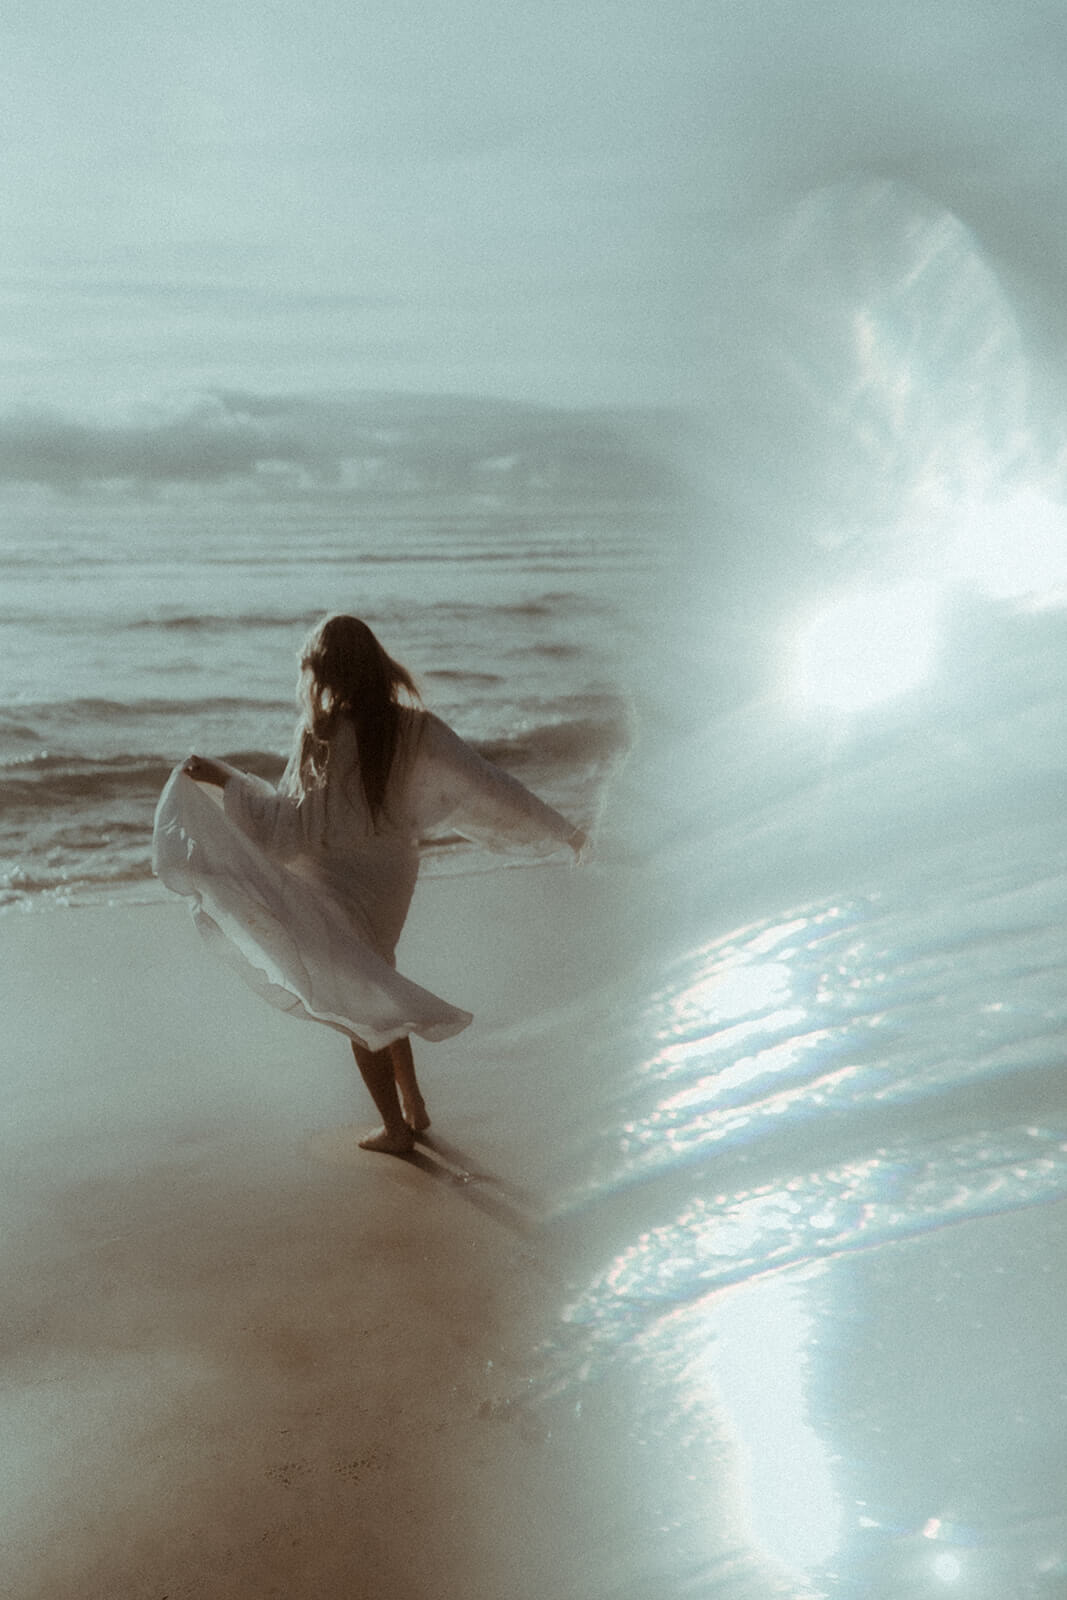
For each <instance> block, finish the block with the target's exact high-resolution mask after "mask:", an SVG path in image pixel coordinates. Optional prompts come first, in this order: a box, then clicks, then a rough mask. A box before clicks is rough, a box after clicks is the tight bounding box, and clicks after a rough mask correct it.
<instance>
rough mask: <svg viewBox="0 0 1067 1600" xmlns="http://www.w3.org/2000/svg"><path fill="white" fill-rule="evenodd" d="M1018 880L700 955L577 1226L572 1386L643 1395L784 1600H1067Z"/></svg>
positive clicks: (1043, 951) (687, 964) (1043, 968)
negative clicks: (582, 1271) (733, 1515)
mask: <svg viewBox="0 0 1067 1600" xmlns="http://www.w3.org/2000/svg"><path fill="white" fill-rule="evenodd" d="M942 865H943V869H944V870H945V871H946V873H947V872H949V871H950V868H949V867H948V866H947V864H944V863H943V864H942ZM1004 865H1005V864H1004V861H1003V860H1002V859H1001V860H996V861H993V862H991V863H990V864H989V866H988V869H987V871H986V872H985V874H984V875H983V874H978V875H976V878H975V881H973V882H972V883H971V885H970V886H969V889H968V891H967V892H966V894H964V893H963V892H962V891H960V889H959V887H958V885H957V886H955V888H954V892H953V893H952V894H948V893H943V892H942V891H943V890H945V889H946V888H947V886H948V879H946V880H945V881H944V882H941V883H939V882H938V871H937V868H936V866H935V865H933V864H931V867H930V877H929V881H928V882H927V885H926V891H927V892H926V893H925V895H923V896H917V894H916V889H915V885H914V884H910V885H908V886H906V887H901V889H900V891H899V892H896V891H894V890H890V889H888V888H886V889H883V890H880V891H879V892H877V893H871V894H869V895H864V896H857V897H855V898H854V899H853V900H852V901H850V902H847V903H845V902H842V903H837V902H834V903H831V902H826V903H816V904H811V905H807V906H803V907H800V908H797V909H794V910H792V911H791V912H790V913H789V914H788V916H786V917H782V918H779V919H766V920H764V921H761V922H758V923H753V924H751V925H748V926H746V927H744V928H740V929H737V930H735V931H732V932H731V933H729V934H728V935H725V936H723V937H719V938H716V939H715V940H713V941H709V942H706V943H704V944H702V945H700V946H698V947H696V948H693V949H690V950H687V951H686V952H685V953H684V954H683V955H682V956H680V957H679V958H678V959H677V960H676V961H675V962H674V963H673V965H672V966H671V967H670V968H669V970H668V971H667V972H666V974H665V975H664V978H663V980H662V981H661V983H660V984H659V985H658V987H657V988H656V989H655V991H654V992H653V994H652V997H651V999H650V1000H649V1002H648V1004H647V1006H646V1010H645V1024H646V1029H647V1037H648V1039H649V1041H650V1045H651V1048H650V1049H649V1050H648V1052H647V1053H646V1054H645V1055H644V1057H643V1059H641V1060H640V1061H639V1062H637V1063H636V1064H635V1066H634V1068H633V1070H632V1072H631V1073H630V1075H629V1078H628V1080H627V1082H626V1083H625V1085H624V1087H623V1089H622V1090H621V1092H620V1094H619V1098H618V1105H617V1111H618V1120H617V1122H616V1123H615V1125H614V1127H613V1129H612V1138H611V1139H610V1140H609V1139H605V1140H604V1142H603V1143H602V1145H601V1147H600V1151H599V1161H598V1164H596V1165H595V1167H594V1170H593V1175H592V1176H591V1177H589V1176H588V1175H587V1176H586V1178H585V1179H584V1181H583V1183H582V1185H581V1187H580V1188H578V1189H576V1190H575V1191H574V1192H573V1193H572V1194H571V1196H570V1198H569V1200H568V1201H567V1202H566V1204H565V1205H564V1207H563V1208H562V1211H561V1215H560V1218H559V1221H560V1226H561V1228H562V1230H563V1231H564V1232H565V1231H566V1230H567V1228H568V1227H570V1228H571V1229H581V1230H583V1231H584V1232H585V1235H586V1237H587V1238H588V1237H590V1236H595V1235H599V1236H602V1237H605V1238H611V1237H612V1236H613V1235H614V1238H615V1240H616V1243H617V1246H618V1247H617V1248H616V1249H615V1252H614V1254H613V1255H612V1256H611V1258H610V1259H608V1260H606V1261H604V1262H603V1263H602V1265H601V1266H600V1268H599V1269H598V1270H596V1271H595V1272H594V1273H592V1275H591V1276H590V1277H589V1279H588V1281H587V1282H586V1284H585V1286H584V1287H583V1288H582V1289H581V1290H580V1291H579V1292H578V1293H577V1294H576V1295H575V1296H574V1298H573V1299H572V1301H571V1303H570V1305H569V1308H568V1310H567V1313H566V1321H567V1324H568V1326H567V1329H566V1337H565V1338H564V1339H561V1341H560V1349H559V1351H558V1352H557V1353H556V1354H557V1362H558V1373H559V1374H561V1376H560V1382H561V1383H562V1384H563V1385H564V1386H567V1385H570V1386H571V1387H572V1388H574V1389H579V1388H580V1387H581V1385H583V1384H588V1383H590V1382H595V1381H596V1380H597V1379H598V1378H599V1377H600V1376H602V1375H603V1374H605V1373H606V1372H607V1371H608V1370H609V1369H614V1368H617V1366H618V1364H619V1363H622V1364H623V1365H624V1366H626V1367H627V1368H628V1369H630V1370H631V1371H632V1372H634V1373H636V1374H637V1376H638V1381H639V1385H640V1389H641V1393H642V1395H643V1403H644V1405H645V1406H646V1408H647V1416H646V1417H645V1418H644V1421H643V1424H642V1425H649V1424H650V1423H651V1424H652V1425H654V1426H655V1428H656V1429H657V1430H658V1432H659V1436H660V1438H661V1440H662V1443H663V1450H664V1456H665V1459H669V1458H670V1456H671V1453H672V1452H677V1451H681V1452H683V1453H684V1454H685V1456H686V1459H687V1460H688V1461H689V1462H690V1469H689V1471H688V1472H687V1477H688V1478H689V1479H690V1491H691V1492H690V1500H689V1504H690V1506H691V1508H696V1507H698V1504H699V1496H697V1498H696V1499H693V1498H692V1480H693V1479H694V1478H696V1479H697V1480H698V1481H699V1479H700V1476H701V1474H702V1473H706V1474H707V1476H708V1481H709V1482H710V1481H711V1480H712V1479H721V1478H722V1475H723V1473H724V1472H728V1473H729V1474H730V1475H731V1478H732V1481H733V1484H734V1497H735V1501H736V1507H737V1527H738V1530H739V1535H738V1536H739V1538H741V1539H742V1540H744V1541H745V1542H746V1543H747V1544H748V1546H749V1547H750V1548H751V1549H752V1550H753V1551H754V1552H755V1553H756V1554H758V1556H759V1557H760V1558H763V1559H766V1560H767V1561H768V1562H769V1563H770V1570H771V1571H777V1572H778V1573H779V1574H780V1575H781V1577H782V1579H783V1581H785V1582H787V1583H789V1582H791V1583H793V1584H794V1585H801V1586H802V1587H801V1588H800V1589H797V1588H794V1589H793V1590H790V1591H789V1592H791V1593H801V1592H803V1593H811V1594H821V1593H825V1594H827V1595H834V1596H837V1595H853V1594H855V1595H860V1594H863V1595H883V1594H884V1595H886V1596H887V1597H888V1596H892V1597H894V1600H899V1597H901V1596H905V1595H912V1594H914V1595H925V1594H936V1593H942V1592H951V1590H952V1589H953V1588H954V1587H955V1586H957V1585H960V1584H963V1583H964V1581H965V1580H966V1585H967V1587H966V1590H965V1591H964V1590H963V1589H960V1590H959V1592H961V1593H962V1592H966V1593H968V1594H969V1595H970V1594H976V1595H977V1594H986V1593H995V1592H1000V1593H1002V1592H1003V1589H1001V1590H1000V1591H998V1590H997V1589H996V1585H997V1584H1001V1585H1003V1584H1004V1583H1009V1584H1014V1585H1015V1588H1014V1590H1013V1591H1012V1592H1017V1593H1019V1594H1020V1595H1022V1594H1028V1593H1034V1594H1051V1593H1064V1592H1067V1587H1065V1586H1064V1585H1065V1575H1067V1567H1065V1566H1064V1561H1065V1560H1067V1520H1064V1519H1063V1518H1062V1514H1061V1508H1062V1505H1063V1504H1064V1503H1067V1500H1065V1498H1064V1496H1065V1495H1067V1466H1065V1465H1064V1464H1063V1462H1062V1460H1061V1459H1060V1458H1061V1456H1062V1451H1061V1450H1060V1448H1059V1440H1060V1439H1061V1438H1062V1436H1063V1430H1064V1427H1065V1426H1067V1387H1065V1386H1064V1385H1063V1384H1062V1383H1061V1382H1060V1381H1059V1377H1058V1376H1057V1377H1056V1378H1055V1379H1053V1378H1052V1373H1053V1372H1056V1373H1059V1370H1060V1369H1059V1363H1058V1362H1053V1363H1052V1364H1051V1365H1050V1361H1049V1351H1050V1350H1052V1349H1054V1348H1061V1347H1062V1339H1061V1336H1060V1318H1061V1314H1062V1308H1063V1304H1064V1298H1065V1296H1064V1284H1063V1279H1062V1273H1061V1270H1060V1266H1059V1262H1060V1260H1061V1259H1062V1245H1063V1243H1064V1242H1067V1240H1065V1239H1064V1237H1063V1235H1064V1232H1065V1229H1067V1217H1065V1216H1064V1215H1063V1209H1062V1208H1060V1207H1058V1205H1057V1202H1059V1201H1061V1200H1063V1199H1065V1198H1067V1097H1065V1096H1064V1095H1063V1093H1062V1090H1061V1088H1060V1085H1059V1081H1058V1079H1059V1071H1058V1069H1059V1065H1060V1058H1059V1055H1058V1054H1057V1050H1058V1044H1057V1040H1058V1039H1059V1038H1061V1037H1062V1030H1063V1027H1064V1023H1065V1021H1067V1002H1065V1001H1064V998H1063V995H1062V989H1061V986H1060V985H1059V983H1058V981H1057V977H1056V974H1057V972H1058V968H1059V963H1060V960H1061V942H1062V934H1061V927H1062V922H1061V918H1062V912H1063V899H1064V893H1063V891H1064V880H1063V877H1062V875H1059V874H1057V873H1056V872H1055V871H1053V872H1051V873H1050V872H1049V864H1048V862H1044V861H1042V862H1035V861H1031V862H1030V864H1029V867H1030V870H1029V871H1028V872H1022V873H1020V872H1018V871H1011V872H1006V871H1005V870H1004ZM1016 865H1018V864H1016ZM635 1216H637V1217H639V1218H640V1222H641V1224H642V1225H641V1226H640V1227H639V1228H637V1229H635V1228H634V1226H633V1218H634V1217H635ZM620 1240H621V1241H622V1242H621V1243H620V1242H619V1241H620ZM1021 1263H1024V1264H1021ZM1009 1278H1013V1279H1014V1280H1015V1281H1014V1293H1013V1294H1012V1295H1011V1296H1010V1297H1009V1298H1007V1299H1005V1294H1004V1290H1005V1287H1006V1284H1007V1281H1008V1279H1009ZM1035 1285H1036V1286H1037V1287H1036V1288H1035ZM564 1351H565V1352H566V1356H565V1359H564V1354H563V1352H564ZM976 1373H980V1374H981V1384H980V1385H976V1384H975V1383H974V1381H973V1376H974V1374H976ZM935 1374H936V1377H935V1376H934V1375H935ZM1009 1375H1010V1376H1009ZM653 1419H654V1422H653ZM702 1441H703V1442H702ZM1008 1457H1010V1460H1011V1463H1012V1465H1011V1473H1012V1476H1010V1477H1009V1476H1006V1474H1005V1472H1004V1471H998V1470H991V1467H990V1462H991V1461H996V1460H1001V1461H1003V1460H1004V1459H1006V1458H1008ZM694 1460H696V1461H698V1462H700V1461H702V1462H703V1465H700V1466H697V1467H696V1468H695V1469H693V1468H692V1462H693V1461H694ZM690 1515H691V1518H692V1517H697V1518H698V1516H699V1512H698V1510H697V1509H691V1513H690ZM689 1531H690V1539H691V1536H692V1528H690V1530H689ZM709 1537H710V1535H709ZM664 1581H665V1583H668V1579H667V1576H666V1575H665V1578H664ZM770 1581H771V1580H768V1582H770ZM1057 1584H1058V1585H1060V1587H1059V1588H1057V1587H1055V1585H1057ZM990 1585H992V1586H993V1587H990ZM663 1592H664V1593H665V1594H669V1593H672V1592H674V1591H673V1590H672V1589H671V1588H670V1586H669V1583H668V1586H667V1587H665V1589H664V1591H663ZM678 1592H685V1591H684V1590H682V1589H679V1591H678ZM716 1592H719V1591H718V1590H717V1591H716ZM721 1592H722V1593H723V1594H724V1596H729V1595H730V1594H731V1593H732V1592H733V1591H732V1590H730V1588H729V1587H728V1586H727V1588H725V1589H723V1590H722V1591H721ZM738 1592H741V1591H740V1590H739V1591H738ZM745 1592H746V1593H748V1592H749V1591H748V1590H747V1589H746V1590H745ZM765 1592H766V1593H767V1594H771V1593H775V1592H778V1591H777V1590H776V1589H775V1588H774V1587H773V1586H772V1587H770V1588H767V1589H766V1591H765Z"/></svg>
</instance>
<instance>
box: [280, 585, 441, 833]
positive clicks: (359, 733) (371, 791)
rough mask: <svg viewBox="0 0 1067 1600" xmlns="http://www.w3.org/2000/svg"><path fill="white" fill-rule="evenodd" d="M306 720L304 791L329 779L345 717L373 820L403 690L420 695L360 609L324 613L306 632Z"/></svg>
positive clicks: (380, 804)
mask: <svg viewBox="0 0 1067 1600" xmlns="http://www.w3.org/2000/svg"><path fill="white" fill-rule="evenodd" d="M300 671H301V698H302V699H303V702H304V725H303V728H302V730H301V735H300V748H299V759H298V768H297V775H298V781H299V785H300V788H301V789H302V790H303V792H304V793H307V791H308V790H309V789H317V788H319V787H321V785H322V784H324V783H325V782H326V774H327V771H328V770H329V764H330V741H331V739H332V738H333V735H334V733H335V732H336V730H337V727H338V724H339V723H340V721H341V719H342V717H348V718H349V719H350V720H351V722H352V723H353V725H354V727H355V730H356V746H357V749H358V751H359V777H360V782H361V783H362V785H363V796H364V799H365V800H366V802H367V806H368V809H369V810H370V814H371V818H372V820H373V822H374V824H375V826H377V825H378V822H379V819H380V817H381V814H382V810H383V808H384V805H385V792H386V788H387V786H388V783H389V774H390V772H391V771H392V767H393V760H394V758H395V756H396V747H397V740H398V737H399V733H400V716H401V705H400V694H401V691H402V690H404V691H406V692H407V694H408V695H410V696H411V698H412V699H414V700H418V699H419V691H418V688H417V687H416V684H415V680H414V678H413V677H412V676H411V674H410V672H408V670H407V668H406V667H402V666H401V665H400V663H399V662H398V661H394V660H393V658H392V656H390V655H387V654H386V652H385V650H384V649H383V648H382V646H381V644H380V643H379V641H378V639H377V637H376V636H375V634H374V633H373V632H372V631H371V629H370V628H368V626H367V624H366V623H365V622H361V621H360V619H359V618H358V617H348V616H343V615H334V616H329V617H327V618H326V619H325V620H324V621H323V622H321V623H320V624H319V625H318V627H317V628H315V629H314V630H313V631H312V632H311V633H310V634H309V636H308V639H307V641H306V643H305V645H304V648H303V651H302V652H301V655H300Z"/></svg>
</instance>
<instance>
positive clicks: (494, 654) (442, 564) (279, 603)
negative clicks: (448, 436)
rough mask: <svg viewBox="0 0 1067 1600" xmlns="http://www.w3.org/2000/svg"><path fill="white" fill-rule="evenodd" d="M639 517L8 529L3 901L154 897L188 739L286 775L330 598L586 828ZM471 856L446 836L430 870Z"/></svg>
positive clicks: (98, 515)
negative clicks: (158, 838) (302, 655)
mask: <svg viewBox="0 0 1067 1600" xmlns="http://www.w3.org/2000/svg"><path fill="white" fill-rule="evenodd" d="M656 560H657V556H656V540H655V528H654V525H653V526H652V527H650V526H649V525H648V522H647V517H645V518H644V519H643V518H642V517H641V515H640V514H639V513H637V512H635V511H632V510H628V509H627V508H625V507H623V508H621V510H620V511H618V512H616V513H615V514H614V515H609V514H608V512H607V511H606V510H605V508H603V507H600V506H596V505H593V506H587V507H584V508H583V507H573V506H571V505H568V504H567V503H566V500H563V502H562V503H558V504H553V503H552V502H551V500H547V501H546V502H545V503H544V504H542V505H541V506H540V507H539V508H538V509H536V510H534V509H530V510H527V511H522V510H516V509H514V508H507V507H505V508H503V509H502V510H501V509H496V510H494V509H493V508H492V507H491V506H490V507H485V506H482V505H478V504H477V503H475V504H473V505H472V504H471V503H470V501H469V499H468V500H467V501H465V502H464V503H461V504H457V505H456V506H454V507H453V508H452V510H451V511H450V512H449V511H446V512H445V513H444V514H442V512H441V508H440V505H439V503H437V502H434V501H433V500H425V501H421V502H420V500H419V498H418V497H414V496H405V497H404V503H403V505H402V506H397V505H386V506H384V507H379V508H377V509H376V510H375V511H373V512H370V513H368V512H366V511H365V510H364V511H362V512H360V511H357V512H356V513H355V515H353V514H352V513H351V511H350V510H349V508H347V507H346V508H345V509H343V510H336V509H331V508H329V507H327V508H322V507H312V508H299V507H297V508H294V507H292V506H287V507H285V508H284V512H282V513H276V514H275V515H273V516H271V515H270V514H269V513H268V514H266V515H265V514H264V513H263V512H262V511H261V510H260V511H258V512H253V513H252V514H249V513H248V512H247V511H246V512H245V515H244V518H243V519H242V517H240V516H233V514H232V513H231V515H230V516H229V517H225V518H223V519H222V522H221V525H220V524H219V523H218V522H216V521H214V520H213V519H212V520H205V519H204V518H203V514H202V513H200V515H199V516H198V514H197V509H196V507H195V506H194V507H188V506H182V507H178V508H175V507H159V506H152V505H149V506H147V507H144V506H138V507H136V508H135V509H131V508H129V507H124V506H121V505H120V506H114V505H109V506H108V507H107V508H106V509H103V510H101V509H95V508H93V507H91V506H87V507H77V508H75V509H74V511H73V512H72V511H71V509H70V508H69V507H60V508H59V511H58V512H57V511H54V510H50V509H47V508H46V509H43V510H42V509H40V508H36V510H35V511H30V512H26V513H24V514H23V516H22V518H21V519H20V521H19V523H18V525H16V526H15V527H14V528H12V529H11V532H10V537H9V538H8V540H7V541H6V544H5V549H4V553H3V556H2V557H0V564H2V568H3V576H2V589H0V592H2V595H3V600H2V602H0V637H2V650H3V659H4V661H5V663H6V667H7V671H6V684H5V695H4V704H3V708H2V711H0V905H2V907H3V909H8V910H10V909H17V910H41V909H47V908H48V907H55V906H78V905H86V904H93V903H111V902H117V901H123V902H129V901H130V900H139V899H152V898H155V897H156V896H157V894H158V893H160V892H161V891H159V890H158V888H157V886H156V885H155V883H154V880H153V879H152V877H151V868H150V846H151V840H150V834H151V824H152V816H153V811H154V807H155V803H156V800H157V798H158V795H159V791H160V789H161V788H162V786H163V783H164V781H165V779H166V776H167V773H168V772H169V770H170V768H171V767H172V766H173V765H174V764H175V763H176V762H177V761H180V760H181V759H183V757H184V756H185V755H187V754H189V753H190V752H191V751H193V750H194V749H195V750H196V751H197V752H198V753H200V754H211V755H216V756H222V757H225V758H227V759H231V760H232V761H233V762H234V763H235V764H237V765H238V766H241V767H244V768H245V769H247V770H250V771H254V772H257V773H259V774H261V775H262V776H265V777H269V778H272V779H273V778H277V777H278V775H279V774H280V772H281V769H282V766H283V765H284V762H285V759H286V756H287V754H288V751H289V749H290V746H291V742H292V737H293V729H294V726H295V721H296V699H295V689H296V677H297V669H296V660H297V656H298V654H299V650H300V647H301V644H302V642H303V639H304V637H305V636H306V634H307V633H308V631H309V629H310V628H311V627H312V625H313V624H314V623H315V622H316V621H318V620H319V619H320V618H321V617H322V616H323V615H324V614H325V613H326V612H327V611H330V610H348V611H352V612H355V613H356V614H358V615H360V616H362V617H363V618H364V619H365V620H366V621H368V622H369V623H370V624H371V626H372V627H373V628H374V629H375V630H376V631H377V632H378V634H379V636H380V637H381V638H382V640H383V641H384V642H385V644H386V647H387V648H388V649H389V650H390V651H391V652H392V653H393V654H394V655H396V656H397V658H398V659H400V660H402V661H404V662H405V664H406V665H408V666H409V668H410V670H412V671H413V672H414V673H415V675H416V677H417V679H418V681H419V684H420V688H421V691H422V693H423V697H424V699H425V701H426V703H427V704H428V705H430V706H431V708H432V709H433V710H435V711H436V712H438V714H439V715H441V716H443V717H444V718H445V720H446V721H448V722H450V723H451V724H453V725H454V726H455V727H456V728H457V729H458V730H459V731H460V732H461V733H462V734H463V736H464V737H465V738H467V739H468V740H469V741H470V742H471V743H473V744H474V745H475V746H476V747H477V748H478V749H480V750H481V751H482V753H483V754H485V755H486V756H488V757H489V758H490V759H491V760H496V761H497V762H499V763H500V764H502V765H504V766H506V767H508V768H509V769H510V770H512V771H514V772H515V773H516V775H517V776H519V777H521V778H522V779H523V780H524V781H525V782H526V783H527V784H528V786H530V787H534V788H536V789H538V790H539V791H543V792H544V794H545V796H546V797H547V798H549V799H550V800H552V801H553V802H554V803H555V804H557V805H558V806H560V807H562V808H564V809H566V810H567V811H568V812H569V813H570V812H573V813H574V815H575V816H578V817H581V818H582V819H584V821H585V822H587V823H590V824H591V823H592V822H593V819H594V817H595V815H596V811H597V807H598V804H599V798H598V797H599V794H600V791H601V789H602V786H603V782H604V779H605V777H606V775H607V773H608V772H610V770H611V769H612V767H613V765H615V764H616V763H617V762H618V761H619V760H620V759H621V757H622V756H623V754H624V753H625V750H626V747H627V744H628V741H629V732H628V715H629V714H628V710H627V705H626V702H625V697H624V695H623V693H622V690H621V686H620V681H619V676H618V672H617V670H616V664H617V657H618V653H619V651H620V648H621V644H622V636H623V634H624V632H625V629H626V626H627V623H626V621H625V620H624V619H625V617H626V611H627V608H626V604H625V598H624V596H625V593H626V591H627V590H629V589H631V588H633V587H634V586H636V585H638V584H639V583H640V582H641V575H642V574H643V573H645V572H647V571H649V570H651V569H652V567H653V566H654V565H655V562H656ZM457 854H458V855H460V856H461V857H462V860H463V863H464V864H465V865H466V867H467V869H468V870H470V869H471V868H472V867H473V866H474V864H475V858H474V856H473V853H472V852H470V851H464V850H463V847H462V845H461V843H460V842H459V841H456V840H453V841H451V842H445V843H444V844H443V845H440V846H438V848H437V849H436V850H431V851H430V858H429V862H428V865H429V868H430V870H434V869H436V870H442V869H444V868H447V867H448V865H449V864H452V865H454V864H455V858H456V856H457Z"/></svg>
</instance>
